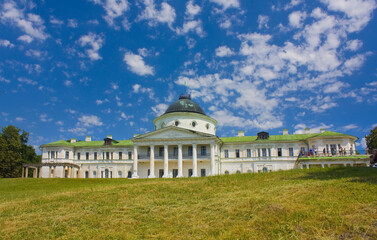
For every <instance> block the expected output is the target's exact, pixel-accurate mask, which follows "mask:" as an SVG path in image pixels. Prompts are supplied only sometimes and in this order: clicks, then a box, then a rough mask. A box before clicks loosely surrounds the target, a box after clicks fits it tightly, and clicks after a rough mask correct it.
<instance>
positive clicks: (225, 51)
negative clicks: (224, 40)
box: [215, 46, 234, 57]
mask: <svg viewBox="0 0 377 240" xmlns="http://www.w3.org/2000/svg"><path fill="white" fill-rule="evenodd" d="M215 52H216V56H218V57H229V56H232V55H233V54H234V52H233V51H232V50H231V49H230V48H228V47H227V46H220V47H218V48H216V50H215Z"/></svg>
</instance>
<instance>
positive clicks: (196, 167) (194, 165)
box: [192, 144, 198, 177]
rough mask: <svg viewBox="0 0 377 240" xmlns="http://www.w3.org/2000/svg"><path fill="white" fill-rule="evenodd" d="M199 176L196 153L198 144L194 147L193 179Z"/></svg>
mask: <svg viewBox="0 0 377 240" xmlns="http://www.w3.org/2000/svg"><path fill="white" fill-rule="evenodd" d="M197 176H198V155H197V153H196V144H193V145H192V177H197Z"/></svg>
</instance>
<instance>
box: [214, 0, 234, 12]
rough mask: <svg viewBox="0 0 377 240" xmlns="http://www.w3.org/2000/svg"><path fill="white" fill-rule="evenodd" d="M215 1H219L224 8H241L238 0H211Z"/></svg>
mask: <svg viewBox="0 0 377 240" xmlns="http://www.w3.org/2000/svg"><path fill="white" fill-rule="evenodd" d="M210 1H211V2H213V3H217V4H218V5H220V6H221V7H222V8H223V9H224V10H226V9H228V8H239V7H240V2H239V1H238V0H210Z"/></svg>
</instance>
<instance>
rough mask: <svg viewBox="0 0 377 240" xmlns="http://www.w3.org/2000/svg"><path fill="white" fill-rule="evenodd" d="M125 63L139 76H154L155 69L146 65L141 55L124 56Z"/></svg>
mask: <svg viewBox="0 0 377 240" xmlns="http://www.w3.org/2000/svg"><path fill="white" fill-rule="evenodd" d="M123 61H124V62H125V63H126V64H127V67H128V69H129V70H130V71H131V72H133V73H136V74H137V75H140V76H146V75H154V69H153V67H151V66H148V65H146V64H145V62H144V60H143V58H142V57H141V56H140V55H137V54H133V53H131V52H127V53H125V54H124V58H123Z"/></svg>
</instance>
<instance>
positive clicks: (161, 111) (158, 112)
mask: <svg viewBox="0 0 377 240" xmlns="http://www.w3.org/2000/svg"><path fill="white" fill-rule="evenodd" d="M166 109H168V105H167V104H165V103H160V104H157V105H156V106H154V107H152V111H153V112H154V113H155V115H156V116H160V115H162V114H164V113H165V111H166Z"/></svg>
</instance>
